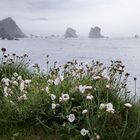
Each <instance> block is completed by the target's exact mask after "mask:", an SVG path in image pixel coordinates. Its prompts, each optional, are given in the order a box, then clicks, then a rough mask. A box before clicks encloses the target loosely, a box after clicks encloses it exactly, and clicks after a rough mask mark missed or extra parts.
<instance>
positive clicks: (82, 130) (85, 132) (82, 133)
mask: <svg viewBox="0 0 140 140" xmlns="http://www.w3.org/2000/svg"><path fill="white" fill-rule="evenodd" d="M88 133H89V131H88V130H86V129H85V128H83V129H81V135H82V136H85V135H87V134H88Z"/></svg>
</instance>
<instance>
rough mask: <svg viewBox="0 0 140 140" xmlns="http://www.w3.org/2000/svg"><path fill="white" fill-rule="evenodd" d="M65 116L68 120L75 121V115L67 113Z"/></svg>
mask: <svg viewBox="0 0 140 140" xmlns="http://www.w3.org/2000/svg"><path fill="white" fill-rule="evenodd" d="M67 118H68V121H69V122H74V121H75V115H74V114H70V115H68V116H67Z"/></svg>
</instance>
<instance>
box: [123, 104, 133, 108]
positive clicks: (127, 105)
mask: <svg viewBox="0 0 140 140" xmlns="http://www.w3.org/2000/svg"><path fill="white" fill-rule="evenodd" d="M124 106H125V107H128V108H131V107H132V104H130V103H125V104H124Z"/></svg>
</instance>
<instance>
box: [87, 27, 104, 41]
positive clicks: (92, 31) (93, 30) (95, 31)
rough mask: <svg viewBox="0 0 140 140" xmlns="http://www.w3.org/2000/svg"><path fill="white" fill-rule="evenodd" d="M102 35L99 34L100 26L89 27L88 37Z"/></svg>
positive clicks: (99, 36)
mask: <svg viewBox="0 0 140 140" xmlns="http://www.w3.org/2000/svg"><path fill="white" fill-rule="evenodd" d="M103 37H104V36H102V35H101V28H99V27H97V26H96V27H95V28H91V29H90V32H89V38H103Z"/></svg>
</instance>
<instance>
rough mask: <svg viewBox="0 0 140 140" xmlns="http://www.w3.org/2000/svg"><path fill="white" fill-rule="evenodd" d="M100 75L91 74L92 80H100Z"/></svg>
mask: <svg viewBox="0 0 140 140" xmlns="http://www.w3.org/2000/svg"><path fill="white" fill-rule="evenodd" d="M100 79H101V77H100V76H93V80H100Z"/></svg>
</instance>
